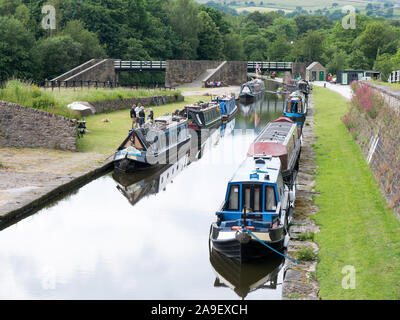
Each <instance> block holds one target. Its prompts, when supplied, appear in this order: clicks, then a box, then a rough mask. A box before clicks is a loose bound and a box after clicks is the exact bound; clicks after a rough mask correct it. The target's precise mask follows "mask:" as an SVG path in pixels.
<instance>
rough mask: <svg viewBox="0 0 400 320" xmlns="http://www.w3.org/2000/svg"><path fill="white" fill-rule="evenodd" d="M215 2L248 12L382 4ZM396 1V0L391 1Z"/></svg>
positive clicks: (363, 0)
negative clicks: (251, 3) (334, 5)
mask: <svg viewBox="0 0 400 320" xmlns="http://www.w3.org/2000/svg"><path fill="white" fill-rule="evenodd" d="M209 1H210V0H197V2H199V3H207V2H209ZM211 1H213V2H216V3H220V4H225V5H227V6H229V7H231V8H233V9H236V11H237V12H238V13H240V12H242V11H244V10H246V11H248V12H253V11H260V12H268V11H273V10H279V9H281V10H284V11H285V12H291V11H293V10H294V9H296V7H299V6H300V7H302V8H303V9H305V10H313V11H314V10H318V9H324V8H327V9H329V10H330V9H340V8H342V7H344V6H348V5H350V6H354V7H355V8H356V9H359V10H364V9H365V7H366V6H367V4H368V3H373V4H382V2H378V1H369V0H302V1H301V2H300V1H298V0H267V1H259V0H255V1H229V0H228V1H224V0H211ZM232 2H234V3H236V4H235V5H231V3H232ZM250 2H254V4H255V5H252V6H250V5H249V3H250ZM392 2H395V3H398V1H392ZM333 4H337V6H336V7H333Z"/></svg>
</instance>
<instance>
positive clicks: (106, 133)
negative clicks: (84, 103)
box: [77, 96, 209, 156]
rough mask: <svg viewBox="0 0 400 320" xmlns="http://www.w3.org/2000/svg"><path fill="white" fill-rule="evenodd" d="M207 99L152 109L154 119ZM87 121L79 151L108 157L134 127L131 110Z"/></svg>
mask: <svg viewBox="0 0 400 320" xmlns="http://www.w3.org/2000/svg"><path fill="white" fill-rule="evenodd" d="M207 99H209V98H208V97H203V96H189V97H186V98H185V101H184V102H177V103H171V104H166V105H163V106H157V107H152V109H153V111H154V117H155V118H156V117H159V116H161V115H163V114H164V113H167V112H168V113H171V112H172V111H175V110H176V109H180V108H182V106H184V105H186V104H190V103H194V102H196V101H199V100H203V101H208V100H207ZM146 116H147V114H146ZM85 121H86V127H87V128H88V130H89V132H88V133H86V134H85V135H84V137H83V138H80V139H78V142H77V149H78V151H81V152H97V153H102V154H104V155H107V156H108V155H111V154H113V153H114V151H115V149H116V148H117V147H118V146H119V145H120V144H121V143H122V140H123V139H125V138H126V136H127V134H128V130H129V129H130V128H131V127H132V121H131V118H130V114H129V109H125V110H118V111H114V112H110V113H103V114H96V115H92V116H88V117H86V118H85Z"/></svg>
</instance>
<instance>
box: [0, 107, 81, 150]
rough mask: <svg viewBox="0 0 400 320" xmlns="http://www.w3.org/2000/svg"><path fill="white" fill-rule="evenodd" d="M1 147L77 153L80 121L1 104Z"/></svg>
mask: <svg viewBox="0 0 400 320" xmlns="http://www.w3.org/2000/svg"><path fill="white" fill-rule="evenodd" d="M0 146H2V147H19V148H48V149H61V150H71V151H75V150H76V121H75V120H71V119H67V118H64V117H62V116H59V115H55V114H51V113H48V112H44V111H41V110H37V109H33V108H27V107H23V106H20V105H17V104H15V103H10V102H5V101H0Z"/></svg>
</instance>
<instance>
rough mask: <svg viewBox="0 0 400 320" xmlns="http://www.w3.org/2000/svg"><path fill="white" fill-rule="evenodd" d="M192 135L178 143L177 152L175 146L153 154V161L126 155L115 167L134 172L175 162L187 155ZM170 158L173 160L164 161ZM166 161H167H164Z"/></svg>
mask: <svg viewBox="0 0 400 320" xmlns="http://www.w3.org/2000/svg"><path fill="white" fill-rule="evenodd" d="M190 141H191V139H190V137H189V138H187V139H186V140H184V141H182V142H181V143H180V144H178V146H177V147H176V148H177V153H176V154H172V152H174V153H175V150H173V148H170V149H167V150H165V151H164V152H162V153H160V154H158V155H157V156H152V162H151V163H149V161H148V159H146V157H137V159H136V160H135V159H130V158H128V157H125V158H124V159H121V160H117V161H114V169H115V170H117V171H119V172H122V173H133V172H136V171H143V170H150V169H151V170H152V169H155V168H160V167H164V166H166V165H169V164H173V163H175V162H176V161H177V160H178V159H179V158H181V157H182V156H183V155H185V154H186V153H187V152H188V151H189V150H190ZM166 159H170V160H171V161H166V162H165V161H164V160H166ZM164 162H165V163H164Z"/></svg>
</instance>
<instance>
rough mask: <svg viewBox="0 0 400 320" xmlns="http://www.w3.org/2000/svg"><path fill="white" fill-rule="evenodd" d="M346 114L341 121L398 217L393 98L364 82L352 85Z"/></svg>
mask: <svg viewBox="0 0 400 320" xmlns="http://www.w3.org/2000/svg"><path fill="white" fill-rule="evenodd" d="M351 87H352V89H353V98H352V99H351V103H350V110H349V112H348V113H347V114H346V115H345V116H344V117H343V118H342V120H343V122H344V124H345V125H346V127H347V129H348V130H349V132H350V133H351V135H352V136H353V138H354V139H355V140H356V141H357V143H358V144H359V146H360V148H361V150H362V152H363V154H364V156H365V158H366V161H367V162H368V164H369V166H370V168H371V170H372V172H373V174H374V176H375V178H376V180H377V182H378V183H379V185H380V187H381V190H382V192H383V194H384V196H385V198H386V200H387V202H388V207H389V208H390V209H393V210H394V212H395V213H396V214H397V215H398V216H399V217H400V110H399V109H398V106H397V105H396V104H390V105H389V104H388V103H387V101H388V102H389V101H393V97H392V96H390V97H387V96H386V93H385V92H383V91H380V90H379V89H376V88H373V87H372V86H370V85H368V84H366V83H363V82H353V83H352V85H351Z"/></svg>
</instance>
